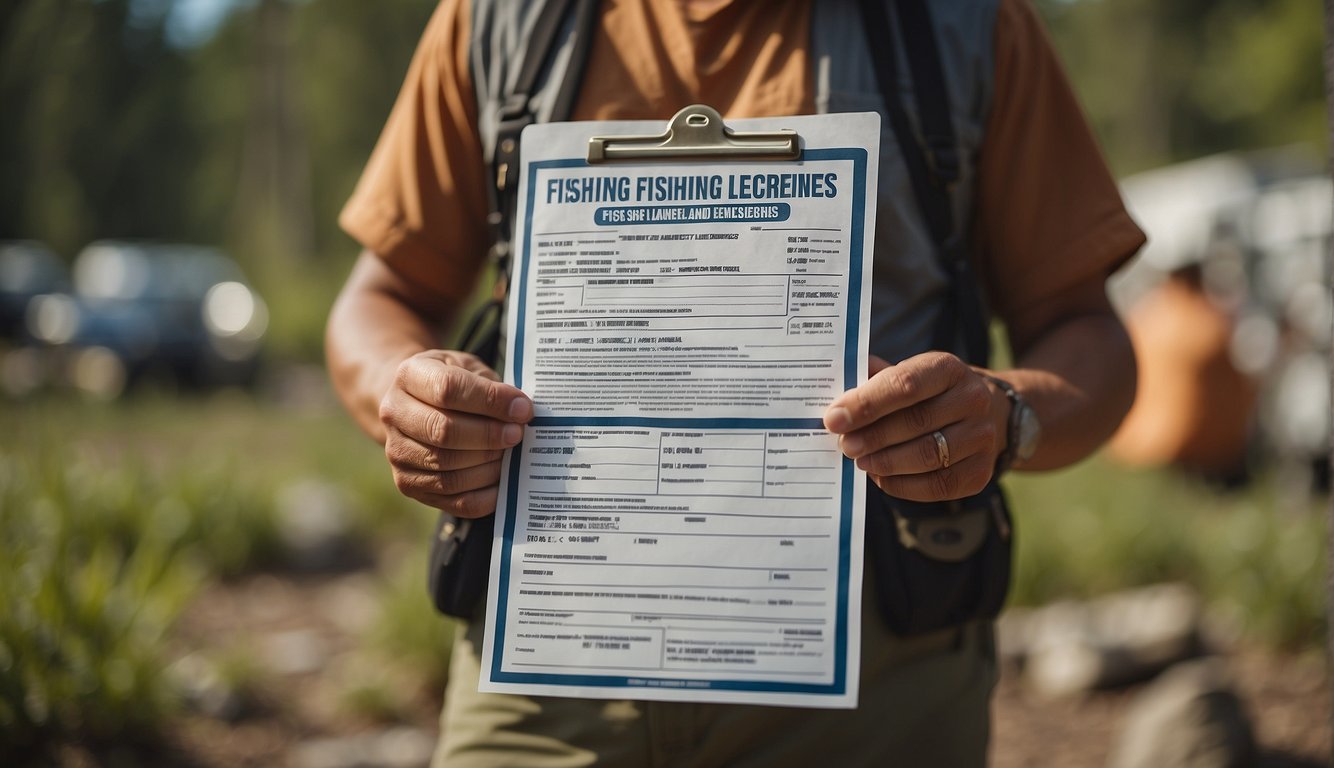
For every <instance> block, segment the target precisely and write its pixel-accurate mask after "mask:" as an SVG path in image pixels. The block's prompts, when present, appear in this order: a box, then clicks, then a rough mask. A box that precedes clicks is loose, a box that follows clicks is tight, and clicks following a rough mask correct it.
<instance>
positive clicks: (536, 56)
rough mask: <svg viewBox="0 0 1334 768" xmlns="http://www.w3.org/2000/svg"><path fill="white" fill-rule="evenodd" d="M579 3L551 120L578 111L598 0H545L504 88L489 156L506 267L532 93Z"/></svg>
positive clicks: (494, 219)
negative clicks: (521, 143) (576, 103)
mask: <svg viewBox="0 0 1334 768" xmlns="http://www.w3.org/2000/svg"><path fill="white" fill-rule="evenodd" d="M572 4H573V5H575V6H576V7H575V24H574V29H573V30H572V31H571V34H572V38H573V45H574V48H573V49H572V57H571V59H570V63H569V66H568V67H567V68H566V70H565V78H564V80H563V81H562V82H561V83H560V85H559V87H558V88H557V90H556V96H555V99H554V101H553V102H552V112H551V120H553V121H558V120H567V119H569V116H570V113H571V112H572V111H573V110H574V101H575V97H576V96H578V93H579V84H580V81H581V80H583V74H584V66H585V65H586V64H587V62H588V51H589V49H590V48H591V47H592V37H593V25H594V24H596V22H597V2H596V0H547V2H546V3H545V5H543V7H542V9H541V10H540V11H539V12H538V15H537V20H536V22H535V23H534V24H533V29H532V32H531V33H530V35H529V36H528V41H527V46H526V47H525V48H524V50H523V53H522V55H523V61H522V64H520V66H519V69H518V73H519V74H518V76H517V77H515V78H514V82H513V84H511V86H510V87H509V88H507V89H506V92H505V96H504V98H503V99H502V100H501V103H500V119H499V121H498V125H499V128H498V130H497V131H496V146H495V148H494V149H495V151H494V152H493V153H492V160H491V186H490V194H491V200H490V203H491V213H490V216H489V217H488V222H489V223H490V224H491V227H492V240H493V242H494V243H495V245H493V247H492V256H493V258H496V259H497V261H498V262H499V263H500V264H501V266H502V267H504V269H502V270H501V271H502V273H503V272H506V271H507V270H508V262H509V256H510V241H511V239H512V238H513V237H514V214H515V212H516V209H517V202H518V201H517V192H518V189H517V184H518V178H519V135H520V134H521V133H523V129H524V128H526V127H527V126H529V125H532V124H533V123H535V122H537V115H536V114H535V111H534V110H533V93H534V91H535V90H536V87H537V83H538V78H539V77H540V76H541V74H542V73H543V72H544V71H545V70H546V69H547V68H548V66H549V65H550V61H549V59H550V58H551V52H552V50H553V49H554V48H555V42H556V39H557V38H558V37H559V36H560V33H561V31H562V30H563V29H564V28H565V26H566V22H567V19H568V17H569V11H570V6H571V5H572Z"/></svg>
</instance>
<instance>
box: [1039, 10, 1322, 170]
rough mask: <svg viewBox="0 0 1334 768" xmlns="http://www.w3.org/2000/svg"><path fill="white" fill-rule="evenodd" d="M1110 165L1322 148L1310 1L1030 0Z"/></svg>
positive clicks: (1318, 35)
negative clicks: (1303, 146)
mask: <svg viewBox="0 0 1334 768" xmlns="http://www.w3.org/2000/svg"><path fill="white" fill-rule="evenodd" d="M1036 2H1037V5H1038V7H1039V9H1040V10H1041V11H1042V13H1043V15H1044V16H1045V17H1046V19H1047V21H1048V24H1049V26H1050V28H1051V31H1052V34H1053V36H1054V37H1055V39H1056V43H1057V47H1058V48H1059V49H1060V51H1061V53H1062V56H1063V57H1064V58H1065V61H1066V64H1067V67H1068V68H1069V70H1070V73H1071V77H1072V79H1073V80H1074V81H1075V86H1076V89H1077V90H1078V91H1079V93H1080V97H1081V99H1082V100H1083V102H1084V105H1085V107H1086V109H1087V110H1088V112H1089V116H1090V119H1091V120H1092V122H1093V124H1094V127H1095V129H1096V130H1097V131H1098V133H1099V135H1100V136H1101V138H1102V139H1103V143H1104V147H1105V148H1106V150H1107V153H1108V155H1109V158H1110V159H1111V161H1112V165H1113V167H1114V168H1115V170H1116V171H1117V172H1118V173H1128V172H1132V171H1136V170H1141V169H1144V168H1148V167H1152V166H1156V165H1161V164H1165V163H1168V162H1172V161H1176V160H1182V159H1187V158H1191V157H1198V156H1200V155H1204V154H1210V153H1213V152H1219V151H1224V150H1229V149H1253V148H1261V147H1270V146H1275V145H1280V144H1289V143H1295V142H1302V143H1307V144H1310V145H1312V146H1315V147H1320V146H1322V145H1323V143H1324V140H1325V131H1324V106H1323V105H1324V92H1323V84H1322V81H1321V74H1320V56H1321V50H1322V44H1323V35H1322V31H1321V30H1322V25H1321V19H1320V7H1319V5H1318V4H1317V3H1313V2H1310V0H1176V2H1171V3H1160V2H1154V1H1153V0H1036Z"/></svg>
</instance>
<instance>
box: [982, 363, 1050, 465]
mask: <svg viewBox="0 0 1334 768" xmlns="http://www.w3.org/2000/svg"><path fill="white" fill-rule="evenodd" d="M982 375H983V376H984V377H985V378H986V379H987V381H990V382H991V383H992V384H995V385H996V386H997V387H999V388H1000V391H1002V392H1004V393H1005V397H1006V398H1007V399H1009V401H1010V419H1009V421H1008V422H1007V423H1006V430H1005V433H1006V434H1005V450H1003V451H1001V453H1000V455H999V456H997V457H996V474H997V475H999V474H1000V473H1002V472H1004V471H1005V470H1007V469H1009V468H1010V467H1011V466H1013V465H1014V464H1015V462H1023V461H1028V460H1029V459H1031V458H1033V454H1035V453H1037V451H1038V443H1039V442H1040V441H1041V440H1042V424H1041V423H1040V422H1039V421H1038V415H1037V413H1036V412H1035V411H1034V410H1033V406H1031V405H1029V404H1028V401H1027V400H1025V399H1024V396H1023V395H1021V394H1019V392H1018V391H1017V390H1016V389H1015V388H1014V385H1013V384H1011V383H1010V382H1008V381H1006V380H1005V379H1002V378H1000V377H998V376H992V375H990V374H982Z"/></svg>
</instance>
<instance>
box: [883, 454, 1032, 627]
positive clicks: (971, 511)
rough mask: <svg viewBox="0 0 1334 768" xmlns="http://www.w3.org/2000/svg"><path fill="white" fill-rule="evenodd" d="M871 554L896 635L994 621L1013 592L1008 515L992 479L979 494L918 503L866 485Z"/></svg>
mask: <svg viewBox="0 0 1334 768" xmlns="http://www.w3.org/2000/svg"><path fill="white" fill-rule="evenodd" d="M866 495H867V502H866V550H867V553H868V556H869V557H871V558H872V559H873V560H874V561H875V568H873V569H872V570H873V572H874V573H875V574H876V591H877V593H878V596H879V600H880V612H881V615H882V616H883V617H884V618H885V621H886V623H887V624H888V625H889V628H890V630H891V631H893V632H894V633H895V634H897V635H916V634H922V633H925V632H932V631H935V630H938V629H944V628H946V627H952V626H958V625H959V624H963V623H965V622H968V621H972V620H974V619H989V618H995V617H996V616H997V615H998V614H999V613H1000V609H1001V606H1002V605H1004V603H1005V597H1006V595H1007V594H1008V593H1009V589H1010V563H1011V556H1012V549H1013V537H1012V535H1011V527H1010V513H1009V509H1008V507H1007V505H1006V502H1005V496H1004V494H1003V493H1002V491H1001V489H1000V486H999V485H997V484H996V481H995V480H992V482H991V484H990V485H988V486H987V487H986V489H985V490H983V491H982V493H979V494H978V495H976V496H972V497H969V498H966V499H960V500H958V501H950V502H936V503H921V502H913V501H904V500H902V499H896V498H893V497H890V496H887V495H885V493H884V492H883V491H881V490H880V489H879V488H878V487H877V486H876V485H875V484H874V483H871V482H869V481H868V488H867V494H866Z"/></svg>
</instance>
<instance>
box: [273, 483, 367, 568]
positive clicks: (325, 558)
mask: <svg viewBox="0 0 1334 768" xmlns="http://www.w3.org/2000/svg"><path fill="white" fill-rule="evenodd" d="M276 511H277V518H278V535H279V537H280V539H281V540H282V544H283V549H284V550H285V551H286V552H287V553H288V556H289V557H290V558H291V562H292V565H294V566H296V567H298V568H301V569H303V570H309V571H323V570H331V569H334V568H337V567H339V566H341V565H344V564H346V563H347V562H348V561H349V560H351V559H354V558H353V557H352V555H353V553H354V552H355V549H356V548H355V542H354V541H353V537H352V526H351V521H350V517H351V515H350V514H349V511H348V509H347V504H346V503H345V502H344V501H343V496H342V494H341V493H340V492H339V491H338V489H337V488H335V487H334V486H332V485H330V484H329V483H326V482H323V481H320V480H309V479H307V480H299V481H296V482H294V483H290V484H288V485H286V486H284V487H283V488H282V489H281V490H280V491H279V492H278V496H277V499H276Z"/></svg>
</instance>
